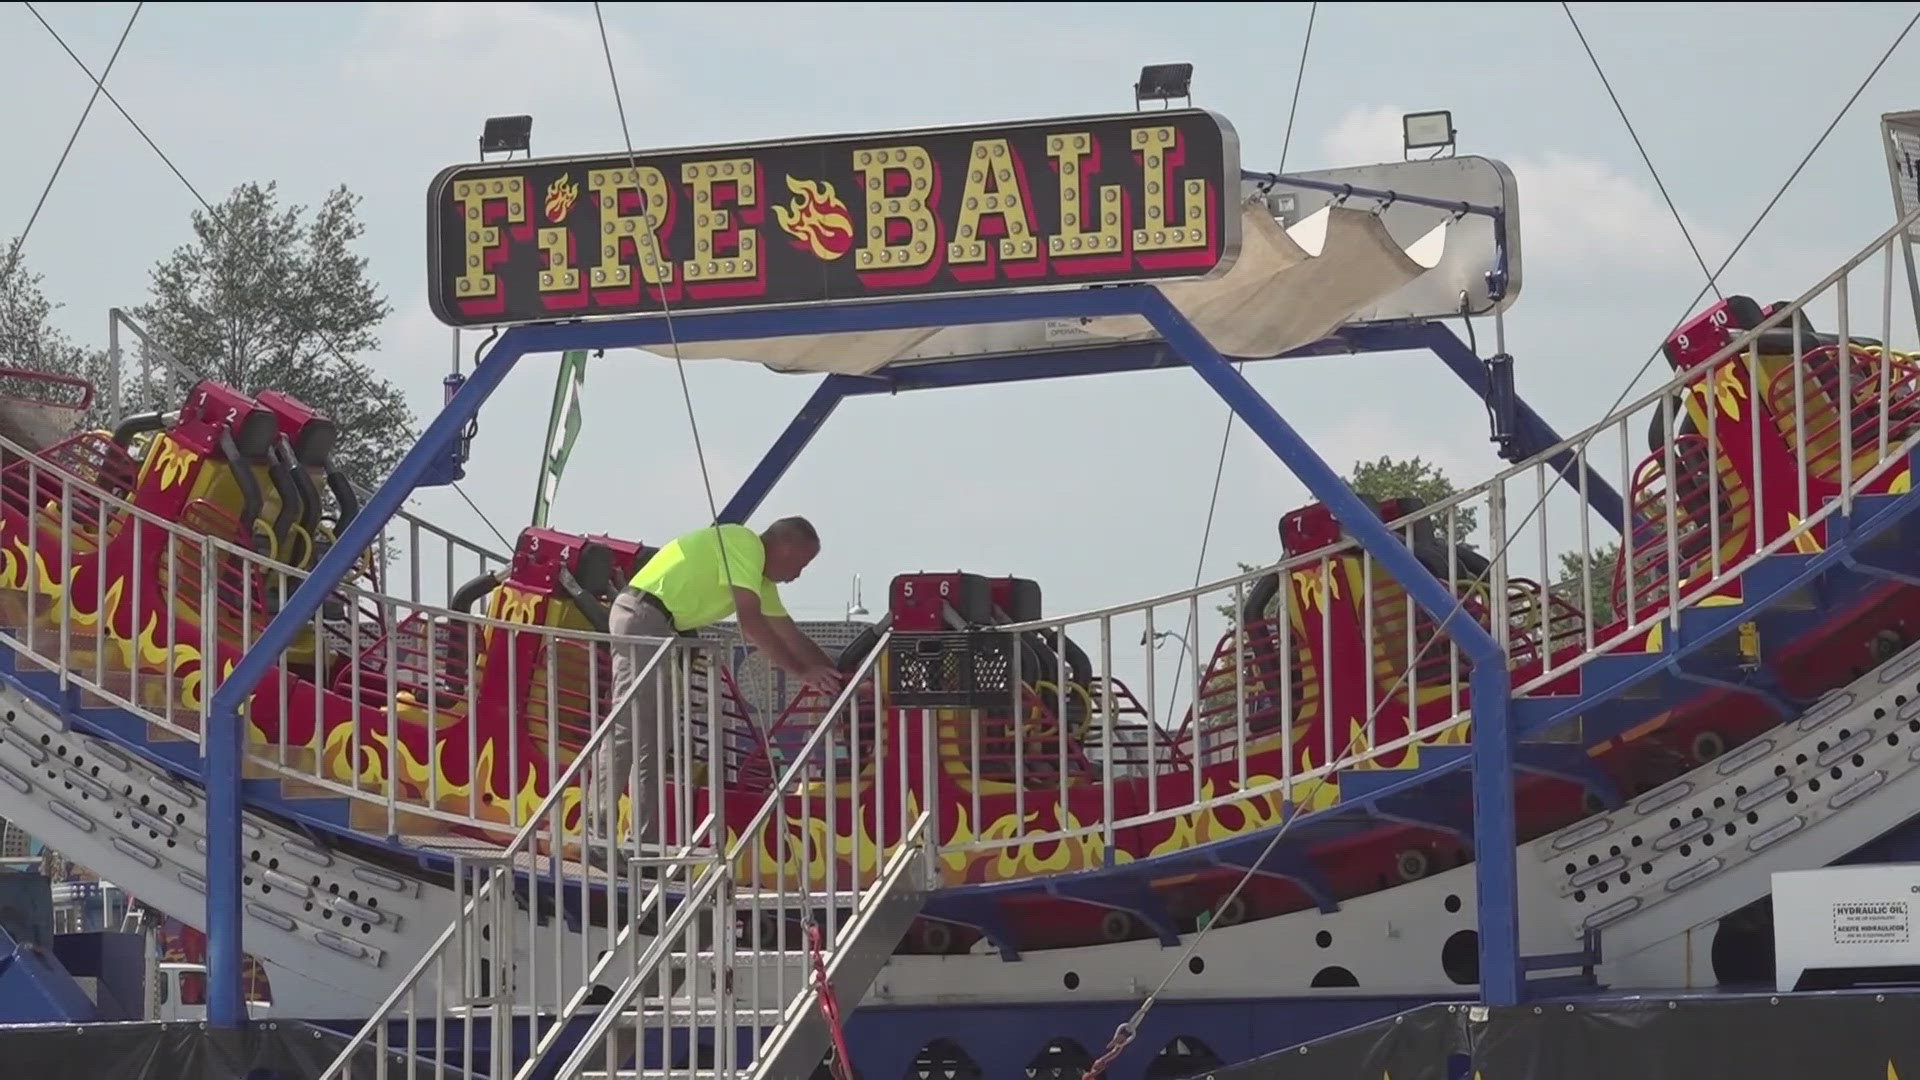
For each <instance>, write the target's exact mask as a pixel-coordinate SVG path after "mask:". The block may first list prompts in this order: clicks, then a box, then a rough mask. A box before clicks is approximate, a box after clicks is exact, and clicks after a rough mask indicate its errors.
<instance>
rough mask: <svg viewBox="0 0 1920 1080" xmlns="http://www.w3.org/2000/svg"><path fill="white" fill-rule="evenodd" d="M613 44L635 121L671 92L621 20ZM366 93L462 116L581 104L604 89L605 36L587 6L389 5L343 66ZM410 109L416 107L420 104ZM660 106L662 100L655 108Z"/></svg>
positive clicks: (367, 23) (370, 21)
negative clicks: (401, 96)
mask: <svg viewBox="0 0 1920 1080" xmlns="http://www.w3.org/2000/svg"><path fill="white" fill-rule="evenodd" d="M607 39H608V47H609V49H610V51H611V52H612V53H613V61H614V66H615V68H616V69H617V70H618V72H619V75H620V89H621V93H622V94H623V95H624V96H625V97H626V101H627V109H628V112H629V115H631V114H632V113H633V112H634V110H635V109H636V107H637V106H636V102H637V101H654V99H656V98H657V97H658V95H659V94H660V93H661V91H662V90H664V89H665V88H666V83H665V81H664V80H662V79H659V78H657V77H656V75H655V72H656V71H657V65H655V64H654V63H653V62H652V59H651V56H650V52H649V50H648V49H647V48H646V47H645V46H643V45H642V44H641V42H640V41H639V40H638V39H636V38H635V37H633V36H632V35H631V34H628V33H625V32H623V31H622V30H621V29H620V28H619V27H618V26H617V25H615V23H614V22H612V21H609V22H608V24H607ZM343 67H344V70H345V73H346V75H347V76H348V77H349V79H350V80H351V81H352V82H354V83H358V84H359V85H361V86H362V87H363V88H366V89H371V90H375V91H378V90H380V89H382V88H385V89H388V90H400V91H406V92H410V93H411V94H413V95H417V97H424V98H426V99H428V100H430V101H434V102H435V103H436V104H438V105H440V106H443V107H445V108H448V109H450V110H452V111H454V112H456V113H457V114H459V115H461V116H463V117H465V116H471V115H473V114H474V113H475V112H476V111H477V110H479V109H482V108H486V107H488V105H487V103H489V102H494V101H498V102H501V103H502V104H500V105H498V106H496V107H497V108H500V109H508V108H516V109H524V110H527V111H534V110H537V109H538V108H539V107H540V106H542V105H549V104H551V105H562V104H573V105H577V104H578V103H579V100H580V95H581V92H582V91H583V90H591V91H592V92H594V93H596V94H603V93H606V92H607V82H606V62H605V60H604V58H603V54H602V52H601V44H600V29H599V26H598V25H597V23H596V22H595V19H594V17H593V12H592V10H591V9H589V8H588V7H587V5H585V4H575V5H570V6H569V7H567V8H565V9H561V8H551V7H547V6H544V5H540V4H524V3H492V4H479V3H476V4H459V3H434V4H382V5H377V6H374V7H370V8H368V9H366V15H365V18H364V21H363V23H362V26H361V34H360V40H359V43H358V46H357V47H356V48H355V49H353V50H352V51H351V53H350V54H349V55H348V57H347V58H346V59H345V60H344V61H343ZM412 104H413V106H414V107H415V108H418V107H419V104H420V101H418V100H417V99H416V101H414V102H413V103H412ZM654 106H655V107H657V101H654Z"/></svg>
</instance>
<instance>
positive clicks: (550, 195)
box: [547, 173, 580, 225]
mask: <svg viewBox="0 0 1920 1080" xmlns="http://www.w3.org/2000/svg"><path fill="white" fill-rule="evenodd" d="M579 197H580V185H579V184H576V183H574V182H573V180H572V178H570V177H568V176H567V175H566V174H565V173H562V174H561V175H560V176H558V177H557V178H555V179H554V181H553V183H551V184H549V185H547V220H548V221H551V222H553V223H554V224H555V225H558V224H560V223H561V222H563V221H565V220H567V215H568V214H570V213H572V212H573V203H574V200H576V199H578V198H579Z"/></svg>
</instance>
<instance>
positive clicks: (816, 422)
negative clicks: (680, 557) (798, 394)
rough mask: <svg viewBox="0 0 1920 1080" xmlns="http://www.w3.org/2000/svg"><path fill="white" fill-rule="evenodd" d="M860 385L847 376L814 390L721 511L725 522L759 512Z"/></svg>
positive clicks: (834, 377) (732, 522)
mask: <svg viewBox="0 0 1920 1080" xmlns="http://www.w3.org/2000/svg"><path fill="white" fill-rule="evenodd" d="M859 381H860V380H858V379H854V378H851V377H849V376H846V375H829V376H827V377H826V379H824V380H823V381H822V382H821V383H820V385H819V386H817V387H815V388H814V391H813V396H812V397H810V398H808V399H807V403H806V404H805V405H802V406H800V411H799V412H798V413H797V414H795V415H794V418H793V419H792V420H791V421H789V422H788V424H787V430H785V431H783V432H781V433H780V437H779V438H778V439H775V440H774V442H773V445H772V446H770V447H768V448H767V454H766V456H765V457H763V458H761V459H760V464H758V465H755V466H754V467H753V472H752V473H750V474H748V476H747V479H746V481H745V482H744V483H742V484H741V485H740V490H739V491H736V492H734V493H733V498H731V499H729V500H727V505H726V508H725V509H723V510H721V511H720V520H721V521H722V522H724V523H726V524H730V525H738V524H741V523H742V522H744V521H746V520H747V519H748V518H750V517H752V516H753V512H754V511H755V510H758V509H760V503H761V502H762V501H763V500H764V499H766V497H767V493H768V492H770V491H772V490H773V486H774V485H775V484H778V483H779V482H780V478H781V477H783V476H785V475H786V474H787V469H788V468H790V467H792V465H793V462H794V459H795V458H797V457H799V456H800V452H801V451H802V450H805V449H806V448H807V444H808V443H810V442H812V441H813V437H814V435H815V434H816V433H818V432H819V430H820V425H822V424H824V423H826V422H827V418H828V417H830V416H832V415H833V410H834V407H835V406H837V405H839V404H840V399H841V398H844V397H846V396H847V394H848V392H849V389H850V388H851V385H853V384H858V383H859Z"/></svg>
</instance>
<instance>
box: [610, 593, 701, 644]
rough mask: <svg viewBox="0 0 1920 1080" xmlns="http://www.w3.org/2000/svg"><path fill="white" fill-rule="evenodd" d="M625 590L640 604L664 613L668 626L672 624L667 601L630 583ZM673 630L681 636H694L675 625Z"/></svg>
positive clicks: (671, 614) (671, 615)
mask: <svg viewBox="0 0 1920 1080" xmlns="http://www.w3.org/2000/svg"><path fill="white" fill-rule="evenodd" d="M626 591H627V595H628V596H631V597H633V598H634V599H635V600H638V601H640V603H641V605H642V606H644V607H650V608H652V609H653V610H655V611H657V612H659V613H660V614H661V615H664V616H665V617H666V620H667V625H668V626H674V620H673V612H671V611H669V610H667V602H666V601H665V600H662V599H660V598H659V597H658V596H656V595H654V594H653V593H650V592H648V591H647V590H645V589H640V588H635V587H634V586H632V585H629V586H627V589H626ZM674 632H675V633H677V634H680V635H681V636H682V637H692V636H694V635H693V634H692V632H690V631H684V630H680V629H678V628H677V627H676V628H675V630H674Z"/></svg>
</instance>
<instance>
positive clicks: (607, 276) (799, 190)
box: [427, 109, 1240, 326]
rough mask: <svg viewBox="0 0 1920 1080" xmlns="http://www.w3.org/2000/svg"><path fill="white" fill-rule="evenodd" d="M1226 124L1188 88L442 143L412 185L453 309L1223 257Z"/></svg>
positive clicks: (1154, 276)
mask: <svg viewBox="0 0 1920 1080" xmlns="http://www.w3.org/2000/svg"><path fill="white" fill-rule="evenodd" d="M1239 191H1240V153H1239V143H1238V140H1237V138H1236V137H1235V135H1234V131H1233V128H1232V126H1231V125H1230V124H1228V123H1227V121H1226V120H1224V119H1223V118H1221V117H1219V116H1216V115H1214V114H1213V113H1211V112H1207V111H1205V110H1201V109H1181V110H1167V111H1150V112H1140V113H1124V114H1118V115H1109V116H1091V117H1070V118H1062V119H1052V120H1030V121H1022V122H1017V123H1010V124H989V125H975V126H969V127H956V128H938V129H928V130H921V131H904V132H886V133H878V134H864V135H851V136H836V137H831V138H824V139H809V140H802V141H786V142H767V143H756V144H746V145H735V146H715V147H702V148H693V149H679V150H665V151H646V152H641V153H636V154H635V155H633V156H632V157H629V156H627V155H625V154H612V155H600V156H594V157H567V158H548V159H536V160H522V161H507V162H490V163H475V164H469V165H456V166H453V167H451V168H448V169H445V170H442V171H441V173H440V174H439V175H438V176H436V177H434V179H433V183H432V184H431V185H430V187H429V191H428V241H427V248H428V267H429V275H430V279H429V288H428V295H429V297H430V301H431V304H432V307H433V311H434V314H435V315H436V316H437V317H438V318H439V319H440V320H441V321H442V322H444V323H447V324H449V325H452V326H501V325H509V324H516V323H531V322H553V321H562V320H570V319H577V318H583V317H593V316H615V315H634V314H645V313H649V312H657V311H659V310H660V309H661V302H662V299H663V297H664V300H665V302H666V303H667V304H668V305H670V306H671V308H672V310H674V311H682V310H685V311H711V310H721V309H740V308H764V307H775V306H786V305H797V304H833V303H844V302H850V301H870V300H875V299H890V298H909V297H930V296H942V295H952V294H955V293H986V292H1000V291H1030V290H1035V289H1047V288H1077V287H1085V286H1090V285H1109V284H1119V283H1135V282H1146V281H1164V280H1176V279H1198V278H1205V277H1209V276H1213V275H1218V274H1221V273H1224V272H1225V271H1226V270H1227V269H1228V268H1229V267H1230V266H1231V265H1232V263H1233V260H1234V258H1235V256H1236V255H1237V254H1238V252H1239V246H1240V217H1239V209H1238V208H1239Z"/></svg>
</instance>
